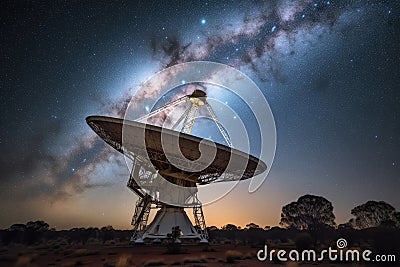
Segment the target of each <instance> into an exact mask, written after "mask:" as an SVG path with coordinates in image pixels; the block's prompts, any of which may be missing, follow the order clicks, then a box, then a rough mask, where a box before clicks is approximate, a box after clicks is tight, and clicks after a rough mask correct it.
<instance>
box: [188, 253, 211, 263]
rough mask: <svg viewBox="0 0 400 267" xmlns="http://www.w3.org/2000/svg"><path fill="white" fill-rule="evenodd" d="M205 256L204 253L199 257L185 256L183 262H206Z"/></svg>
mask: <svg viewBox="0 0 400 267" xmlns="http://www.w3.org/2000/svg"><path fill="white" fill-rule="evenodd" d="M206 262H207V260H206V257H205V256H204V255H201V256H200V257H187V258H185V259H183V264H187V263H206Z"/></svg>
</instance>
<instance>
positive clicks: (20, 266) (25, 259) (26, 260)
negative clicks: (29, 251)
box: [15, 256, 32, 267]
mask: <svg viewBox="0 0 400 267" xmlns="http://www.w3.org/2000/svg"><path fill="white" fill-rule="evenodd" d="M31 262H32V258H31V257H29V256H20V257H18V260H17V263H16V264H15V266H16V267H24V266H29V265H30V264H31Z"/></svg>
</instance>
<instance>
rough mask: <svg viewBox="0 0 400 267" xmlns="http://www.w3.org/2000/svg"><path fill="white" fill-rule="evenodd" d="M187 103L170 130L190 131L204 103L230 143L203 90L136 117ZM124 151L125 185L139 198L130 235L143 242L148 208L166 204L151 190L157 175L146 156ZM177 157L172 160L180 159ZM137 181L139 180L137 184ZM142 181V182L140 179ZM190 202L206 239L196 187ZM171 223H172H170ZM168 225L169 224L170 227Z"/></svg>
mask: <svg viewBox="0 0 400 267" xmlns="http://www.w3.org/2000/svg"><path fill="white" fill-rule="evenodd" d="M182 104H185V105H186V110H185V111H184V112H183V113H182V115H181V116H180V117H179V118H178V119H177V120H176V121H175V123H174V124H173V126H172V130H176V129H179V131H180V132H182V133H186V134H190V133H191V131H192V129H193V125H194V123H195V121H196V118H197V114H198V111H199V109H200V108H202V107H206V109H207V111H208V112H209V114H210V116H211V118H212V120H213V121H214V122H215V124H216V125H217V127H218V130H219V131H220V133H221V135H222V136H223V138H224V139H225V141H226V143H227V144H228V145H229V147H232V142H231V140H230V137H229V135H228V134H227V132H226V131H225V129H224V128H223V127H222V126H221V124H220V122H219V121H218V119H217V117H216V115H215V113H214V111H213V109H212V107H211V106H210V104H209V103H208V102H207V100H206V94H205V93H204V92H203V91H200V90H195V91H194V92H193V93H192V94H191V95H188V96H184V97H181V98H179V99H177V100H175V101H172V102H170V103H167V104H166V105H164V106H162V107H160V108H158V109H156V110H154V111H152V112H150V113H149V114H147V115H145V116H143V117H141V118H139V119H138V120H137V121H138V122H143V123H147V122H148V120H149V119H151V118H152V117H154V116H157V115H158V114H161V113H167V114H168V112H170V111H172V110H173V109H174V108H175V107H176V106H178V105H182ZM143 152H146V154H148V153H158V154H160V155H151V158H159V159H164V158H165V155H164V154H163V153H162V152H158V151H151V150H149V149H146V151H143ZM125 154H127V155H130V158H132V159H133V161H134V163H133V167H132V171H131V175H130V179H129V181H128V187H129V188H130V189H132V190H133V191H134V192H135V193H136V194H137V195H138V196H139V199H138V201H137V202H136V207H135V213H134V215H133V218H132V226H133V232H134V233H133V236H132V240H133V241H135V242H143V239H142V237H143V235H144V233H145V231H146V227H147V221H148V218H149V213H150V209H151V208H160V207H161V208H162V207H163V206H166V205H167V204H165V203H161V202H159V201H158V200H157V198H156V196H155V195H153V194H152V193H156V192H152V190H151V184H152V182H153V180H154V179H156V178H157V176H158V175H160V174H159V173H158V172H154V171H153V172H152V171H151V169H152V168H151V166H148V164H151V163H150V162H148V161H147V160H146V159H142V158H141V157H140V156H138V155H143V153H138V151H133V152H131V151H125ZM179 161H180V159H179V158H177V159H176V161H175V162H179ZM180 163H182V165H184V167H186V168H189V169H190V168H193V167H204V166H191V164H198V163H194V162H191V161H188V160H181V162H180ZM165 164H170V163H169V161H168V160H167V159H165ZM222 173H223V170H218V169H215V170H209V169H208V170H207V171H206V172H205V173H204V175H203V179H202V180H201V182H202V183H204V184H206V183H210V182H212V181H215V180H216V179H217V178H218V177H220V176H221V175H222ZM232 176H233V177H231V179H229V178H228V177H224V179H226V178H228V180H235V178H236V177H235V175H232ZM136 181H140V186H139V185H138V183H137V182H136ZM142 182H143V183H142ZM172 182H174V183H176V184H179V179H176V180H174V181H172ZM192 183H194V184H192V186H196V184H195V183H196V181H192ZM188 199H189V201H190V203H185V204H187V206H188V207H191V208H192V209H193V216H194V220H195V226H194V227H195V229H196V230H197V232H198V234H199V236H200V239H201V240H208V233H207V229H206V222H205V219H204V213H203V209H202V205H201V203H200V201H199V200H198V198H197V190H196V191H195V192H194V193H193V195H191V196H190V197H189V198H188ZM172 226H173V225H172ZM172 226H171V227H172Z"/></svg>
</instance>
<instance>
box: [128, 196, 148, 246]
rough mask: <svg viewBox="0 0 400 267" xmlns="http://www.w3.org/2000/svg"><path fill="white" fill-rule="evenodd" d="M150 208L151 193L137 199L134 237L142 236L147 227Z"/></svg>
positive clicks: (133, 219) (133, 220)
mask: <svg viewBox="0 0 400 267" xmlns="http://www.w3.org/2000/svg"><path fill="white" fill-rule="evenodd" d="M150 208H151V197H150V196H149V195H145V196H144V197H139V199H138V200H137V201H136V207H135V213H134V215H133V217H132V226H133V238H138V237H140V233H142V232H143V231H144V230H145V229H146V226H147V220H148V219H149V214H150Z"/></svg>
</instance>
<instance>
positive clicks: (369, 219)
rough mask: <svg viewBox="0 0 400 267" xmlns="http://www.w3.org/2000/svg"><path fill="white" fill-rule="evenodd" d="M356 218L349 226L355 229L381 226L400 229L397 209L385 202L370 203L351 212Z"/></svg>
mask: <svg viewBox="0 0 400 267" xmlns="http://www.w3.org/2000/svg"><path fill="white" fill-rule="evenodd" d="M351 214H352V215H353V216H354V217H355V218H352V219H351V220H350V221H349V224H351V226H352V227H353V228H355V229H365V228H370V227H378V226H380V225H393V226H394V227H400V220H399V219H400V218H399V217H400V216H399V212H396V209H395V208H394V207H393V206H392V205H390V204H388V203H386V202H384V201H379V202H378V201H368V202H366V203H364V204H362V205H359V206H356V207H355V208H353V209H352V210H351Z"/></svg>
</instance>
